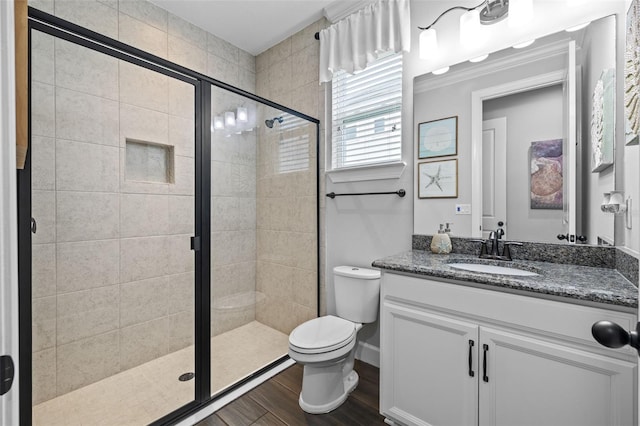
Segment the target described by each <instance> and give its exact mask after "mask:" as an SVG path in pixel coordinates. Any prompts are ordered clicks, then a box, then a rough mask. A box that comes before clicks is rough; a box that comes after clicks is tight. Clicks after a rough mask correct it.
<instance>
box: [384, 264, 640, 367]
mask: <svg viewBox="0 0 640 426" xmlns="http://www.w3.org/2000/svg"><path fill="white" fill-rule="evenodd" d="M381 297H382V300H383V301H384V300H399V301H401V302H402V303H405V304H406V303H408V304H412V305H416V306H419V307H423V308H428V309H430V310H433V311H436V312H442V313H447V314H451V315H454V316H456V317H463V318H468V319H472V320H474V321H479V322H481V323H482V322H485V323H489V324H504V325H505V326H507V327H509V328H513V329H520V330H523V331H528V332H533V333H537V334H542V335H545V336H549V337H552V338H557V339H560V340H562V341H568V342H574V343H577V344H580V345H584V346H589V347H591V348H594V349H597V350H598V351H600V352H602V351H603V350H604V351H607V352H610V353H611V354H612V355H614V354H615V356H620V355H621V354H626V355H630V356H631V355H633V356H634V355H635V353H634V350H633V349H631V348H629V347H625V348H622V349H616V350H609V349H606V348H604V347H603V346H601V345H599V344H598V343H597V342H596V341H595V340H594V339H593V337H592V335H591V326H592V325H593V324H594V323H595V322H597V321H601V320H607V321H612V322H616V323H618V324H620V325H621V326H622V327H623V328H625V329H627V330H631V329H634V328H635V322H636V316H635V315H633V314H628V313H624V312H616V311H611V310H607V309H602V308H596V307H590V306H582V305H575V304H572V303H565V302H559V301H555V300H547V299H539V298H536V297H529V296H522V295H518V294H510V293H503V292H500V291H493V290H488V289H483V288H475V287H469V286H468V285H465V284H464V283H460V284H454V283H446V282H440V281H434V280H430V279H424V278H417V277H411V276H405V275H398V274H391V273H387V272H386V273H385V274H384V276H383V285H382V293H381Z"/></svg>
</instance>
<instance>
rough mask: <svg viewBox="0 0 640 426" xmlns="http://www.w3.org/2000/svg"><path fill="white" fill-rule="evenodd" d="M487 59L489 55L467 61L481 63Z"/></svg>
mask: <svg viewBox="0 0 640 426" xmlns="http://www.w3.org/2000/svg"><path fill="white" fill-rule="evenodd" d="M488 57H489V54H488V53H487V54H486V55H482V56H478V57H476V58H472V59H469V62H482V61H484V60H485V59H487V58H488Z"/></svg>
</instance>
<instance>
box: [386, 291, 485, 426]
mask: <svg viewBox="0 0 640 426" xmlns="http://www.w3.org/2000/svg"><path fill="white" fill-rule="evenodd" d="M381 320H382V327H381V350H380V360H381V365H380V367H381V368H380V373H381V383H380V385H381V386H380V392H381V396H380V404H381V411H382V413H383V414H384V415H385V416H387V417H389V418H391V419H395V420H398V421H400V422H402V423H403V424H407V425H438V426H440V425H456V426H465V425H469V426H471V425H476V424H477V421H478V417H477V413H478V409H477V407H478V382H477V378H478V370H477V365H478V364H477V363H478V358H477V353H478V352H477V347H478V326H477V325H475V324H472V323H467V322H464V321H458V320H453V319H450V318H446V317H443V316H439V315H434V314H431V313H427V312H424V311H422V310H420V309H417V308H413V307H409V306H404V305H400V304H396V303H394V302H390V301H384V302H383V304H382V319H381ZM470 342H471V343H470ZM470 360H471V369H470V368H469V361H470Z"/></svg>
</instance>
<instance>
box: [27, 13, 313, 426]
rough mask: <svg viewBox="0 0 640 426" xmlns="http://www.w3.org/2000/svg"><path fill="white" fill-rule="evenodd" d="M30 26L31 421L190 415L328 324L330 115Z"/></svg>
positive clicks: (43, 20)
mask: <svg viewBox="0 0 640 426" xmlns="http://www.w3.org/2000/svg"><path fill="white" fill-rule="evenodd" d="M30 16H31V19H30V52H31V61H30V77H31V78H30V80H31V82H30V97H31V104H30V105H31V124H30V149H29V157H28V160H27V167H26V168H25V170H24V171H20V172H19V174H18V182H19V183H18V185H19V188H18V190H19V194H20V195H19V198H20V200H19V209H20V212H19V213H20V218H21V219H20V224H19V227H20V243H19V246H20V247H19V250H20V271H21V274H20V280H21V281H20V290H21V306H20V312H21V324H20V327H21V365H22V366H26V368H25V367H22V369H21V371H22V375H21V391H22V393H21V405H22V406H21V416H22V418H23V419H28V418H31V416H32V419H33V423H34V424H43V425H44V424H47V425H51V424H81V423H82V424H131V423H134V424H141V423H150V422H154V421H157V422H158V423H161V422H166V421H169V420H171V419H176V418H178V417H179V416H180V415H184V414H186V413H188V412H191V411H194V410H196V409H198V408H201V407H202V406H204V405H206V404H207V403H209V402H211V401H212V400H213V399H215V397H217V396H220V395H223V394H224V393H225V392H227V391H228V390H230V389H232V388H233V387H234V386H236V385H237V384H238V383H241V382H242V381H243V380H245V379H246V378H248V377H252V375H254V374H255V373H256V372H257V371H260V370H262V369H264V368H265V367H268V366H270V365H275V364H277V363H278V362H280V361H282V360H284V359H286V353H287V349H288V334H289V332H290V331H291V330H292V329H293V328H294V327H295V326H297V325H298V324H300V323H302V322H304V321H306V320H308V319H311V318H314V317H316V316H317V314H318V179H317V172H318V166H317V149H318V121H317V120H316V119H313V118H311V117H308V116H306V115H304V114H301V113H298V112H296V111H294V110H291V109H289V108H286V107H284V106H280V105H277V104H275V103H273V102H270V101H268V100H265V99H262V98H259V97H257V96H255V95H252V94H250V93H247V92H244V91H242V90H239V89H236V88H234V87H231V86H229V85H227V84H225V83H223V82H218V81H216V80H213V79H211V78H209V77H207V76H206V75H203V74H199V73H196V72H194V71H191V70H189V69H187V68H183V67H181V66H178V65H176V64H173V63H170V62H168V61H166V60H163V59H161V58H158V57H155V56H152V55H150V54H148V53H146V52H143V51H139V50H137V49H134V48H131V47H130V46H127V45H124V44H122V43H119V42H117V41H115V40H112V39H109V38H107V37H104V36H100V35H99V34H96V33H92V32H89V31H87V30H84V29H83V28H80V27H77V26H75V25H73V24H70V23H68V22H65V21H62V20H60V19H59V18H55V17H53V16H51V15H47V14H45V13H43V12H39V11H36V10H30ZM29 367H30V368H29Z"/></svg>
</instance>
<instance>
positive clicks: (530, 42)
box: [513, 38, 536, 49]
mask: <svg viewBox="0 0 640 426" xmlns="http://www.w3.org/2000/svg"><path fill="white" fill-rule="evenodd" d="M535 41H536V39H535V38H534V39H533V40H529V41H525V42H524V43H518V44H514V45H513V48H514V49H522V48H525V47H528V46H531V45H532V44H533V43H534V42H535Z"/></svg>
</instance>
